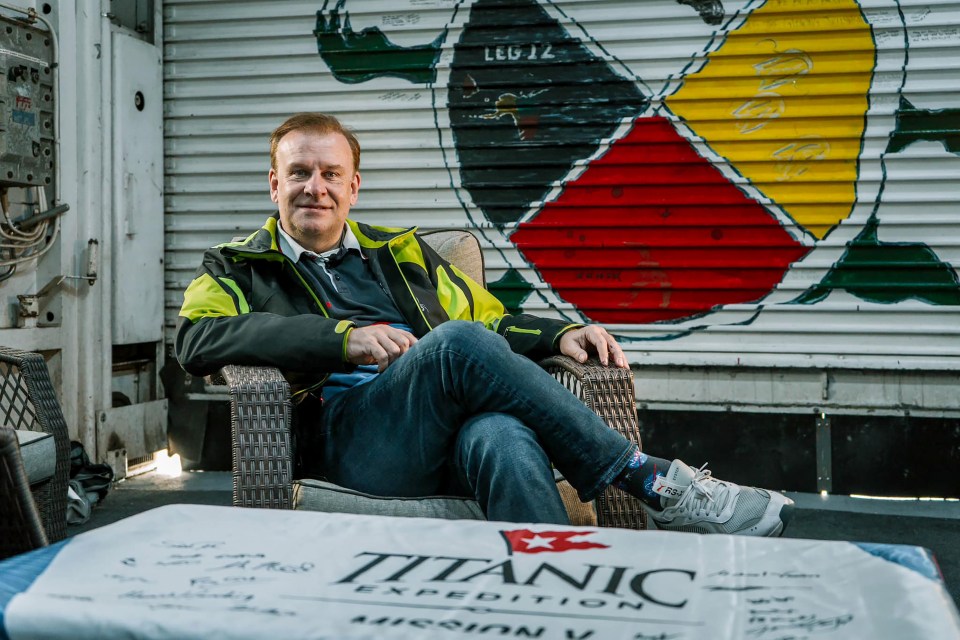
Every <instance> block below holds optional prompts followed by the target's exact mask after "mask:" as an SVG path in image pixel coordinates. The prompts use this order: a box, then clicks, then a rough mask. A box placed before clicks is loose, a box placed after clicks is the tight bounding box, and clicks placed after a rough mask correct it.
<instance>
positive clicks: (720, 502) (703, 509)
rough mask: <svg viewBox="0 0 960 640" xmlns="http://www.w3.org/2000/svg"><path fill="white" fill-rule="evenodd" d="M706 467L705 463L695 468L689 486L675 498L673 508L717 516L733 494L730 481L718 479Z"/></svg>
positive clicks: (700, 514)
mask: <svg viewBox="0 0 960 640" xmlns="http://www.w3.org/2000/svg"><path fill="white" fill-rule="evenodd" d="M712 476H713V472H711V471H710V470H709V469H707V463H706V462H704V463H703V465H702V466H701V467H700V468H699V469H697V472H696V473H695V474H694V476H693V480H691V481H690V486H689V487H688V488H687V490H686V491H685V492H684V493H683V495H682V496H680V499H679V500H677V504H676V505H675V508H677V509H678V510H682V511H690V512H693V513H695V514H696V515H698V516H719V515H720V514H721V513H723V510H724V509H725V508H726V507H727V503H728V502H729V501H730V499H731V498H732V497H733V496H734V492H733V491H731V486H732V485H731V483H729V482H725V481H723V480H718V479H716V478H714V477H712Z"/></svg>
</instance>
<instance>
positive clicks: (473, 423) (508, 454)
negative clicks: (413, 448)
mask: <svg viewBox="0 0 960 640" xmlns="http://www.w3.org/2000/svg"><path fill="white" fill-rule="evenodd" d="M458 448H459V449H460V453H461V456H462V459H464V461H465V462H467V466H468V467H473V468H476V467H477V465H483V466H485V467H487V468H488V469H497V470H500V471H502V472H503V471H505V472H509V473H512V474H525V473H527V472H529V470H530V469H531V468H540V467H542V466H543V465H544V464H546V465H547V466H549V461H548V460H547V456H546V453H545V452H544V451H543V447H542V446H541V445H540V441H539V440H538V439H537V436H536V434H534V432H533V431H532V430H531V429H530V428H529V427H527V426H526V425H525V424H523V423H522V422H520V421H519V420H517V419H516V418H514V417H512V416H508V415H506V414H502V413H485V414H480V415H477V416H474V417H472V418H470V419H469V420H468V421H467V422H466V424H464V426H463V428H462V429H461V431H460V435H459V442H458Z"/></svg>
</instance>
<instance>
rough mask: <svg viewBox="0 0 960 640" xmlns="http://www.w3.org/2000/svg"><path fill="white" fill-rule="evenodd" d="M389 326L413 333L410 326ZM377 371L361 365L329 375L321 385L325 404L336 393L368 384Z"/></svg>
mask: <svg viewBox="0 0 960 640" xmlns="http://www.w3.org/2000/svg"><path fill="white" fill-rule="evenodd" d="M390 326H391V327H396V328H397V329H403V330H404V331H408V332H410V333H413V329H412V328H411V327H410V325H406V324H402V323H399V322H392V323H390ZM377 369H378V367H377V365H375V364H361V365H359V366H357V368H356V369H354V370H353V371H351V372H349V373H331V374H330V377H329V378H327V381H326V382H325V383H324V384H323V393H322V395H323V400H324V401H325V402H326V401H329V400H331V399H332V398H333V396H335V395H337V394H338V393H341V392H343V391H346V390H347V389H350V388H351V387H354V386H356V385H358V384H366V383H367V382H370V381H371V380H373V379H374V378H375V377H376V376H377V375H378V371H377Z"/></svg>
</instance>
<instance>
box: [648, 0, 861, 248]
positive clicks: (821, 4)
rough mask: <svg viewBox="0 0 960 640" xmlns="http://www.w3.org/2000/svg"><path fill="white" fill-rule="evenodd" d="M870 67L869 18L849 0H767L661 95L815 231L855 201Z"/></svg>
mask: <svg viewBox="0 0 960 640" xmlns="http://www.w3.org/2000/svg"><path fill="white" fill-rule="evenodd" d="M873 65H874V43H873V38H872V36H871V33H870V25H869V24H868V23H867V22H866V21H865V20H864V18H863V15H862V14H861V13H860V8H859V6H858V4H857V2H855V1H854V0H769V1H768V2H766V3H765V4H764V5H763V6H761V7H759V8H758V9H755V10H754V11H753V12H752V13H751V14H750V15H749V16H748V17H747V18H746V20H745V21H744V23H743V24H742V25H741V26H740V27H739V28H738V29H736V30H735V31H733V32H731V33H730V34H729V35H728V37H727V39H726V41H725V42H724V43H723V44H722V45H721V46H720V48H719V49H717V50H716V51H714V52H713V53H710V54H708V59H707V62H706V64H705V65H704V67H703V68H702V69H700V70H699V71H697V72H695V73H691V74H690V75H688V76H686V78H684V83H683V86H681V87H680V89H679V90H678V91H677V92H676V93H675V94H673V95H672V96H670V97H668V98H667V100H666V102H667V105H668V106H669V108H670V110H671V111H672V112H673V113H675V114H676V115H678V116H680V117H681V118H683V119H684V120H685V121H686V123H687V126H689V127H690V128H691V129H692V130H693V132H694V133H695V134H697V135H698V136H700V137H701V138H703V139H704V141H705V142H706V143H707V144H708V145H709V146H710V147H711V148H712V149H713V151H715V152H716V153H717V154H718V155H720V156H722V157H723V158H725V159H726V160H727V161H728V162H729V163H730V164H731V165H732V166H733V168H734V170H735V171H736V172H737V173H739V174H740V175H741V176H743V177H744V178H746V179H747V180H749V181H750V183H751V184H753V186H755V187H756V188H758V189H759V190H760V191H761V192H762V193H763V194H764V195H765V196H766V197H767V198H769V199H770V200H771V201H773V202H775V203H777V204H778V205H780V206H781V208H783V210H785V211H786V212H787V213H788V214H789V215H790V216H791V217H792V218H793V219H794V220H796V221H797V223H798V224H800V225H801V226H803V227H804V228H805V229H806V230H807V231H809V232H810V233H811V234H813V236H815V237H816V238H822V237H823V236H825V235H826V233H827V232H828V231H829V230H830V229H831V228H832V227H833V226H835V225H836V224H837V223H839V222H840V221H841V220H843V219H844V218H846V217H847V216H848V215H850V211H851V209H852V207H853V204H854V202H855V200H856V183H857V159H858V157H859V155H860V141H861V138H862V136H863V128H864V116H865V114H866V111H867V107H868V99H867V98H868V93H869V91H870V81H871V77H872V72H873ZM745 143H746V144H745ZM818 201H819V202H820V203H821V204H819V205H818V206H815V207H811V206H810V205H811V204H813V203H816V202H818ZM791 205H793V206H791Z"/></svg>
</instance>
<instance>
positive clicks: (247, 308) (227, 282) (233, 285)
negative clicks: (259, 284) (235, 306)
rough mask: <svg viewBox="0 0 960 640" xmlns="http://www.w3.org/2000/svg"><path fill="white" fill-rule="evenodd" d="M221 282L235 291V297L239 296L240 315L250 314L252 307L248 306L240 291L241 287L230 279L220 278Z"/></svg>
mask: <svg viewBox="0 0 960 640" xmlns="http://www.w3.org/2000/svg"><path fill="white" fill-rule="evenodd" d="M220 282H222V283H223V284H225V285H227V286H228V287H230V290H231V291H233V293H234V295H235V296H237V302H238V303H239V305H240V313H250V305H249V304H247V299H246V298H245V297H243V293H242V292H241V291H240V287H238V286H237V283H236V282H234V281H233V280H231V279H230V278H220Z"/></svg>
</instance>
